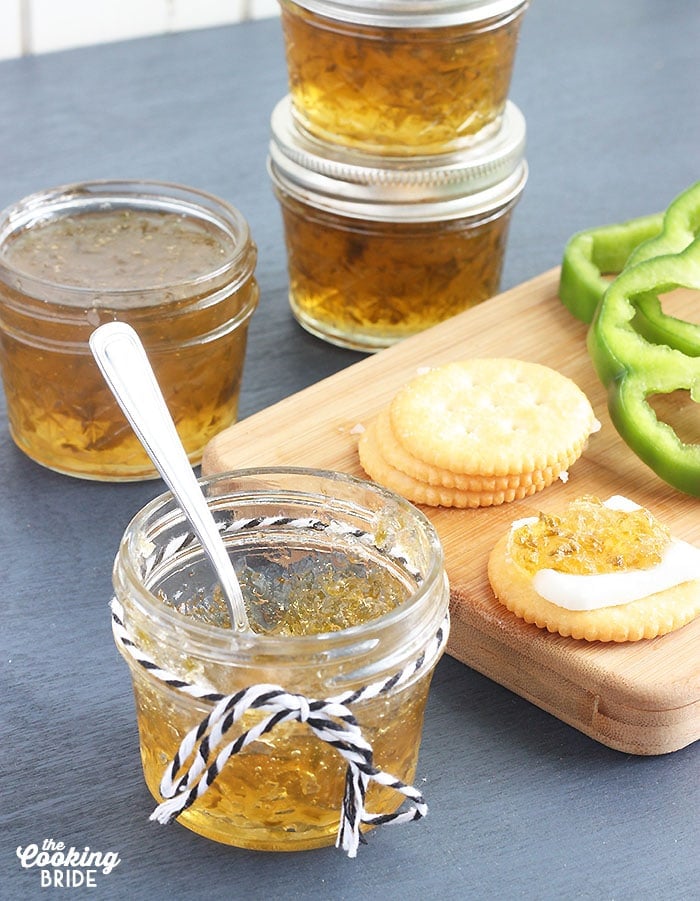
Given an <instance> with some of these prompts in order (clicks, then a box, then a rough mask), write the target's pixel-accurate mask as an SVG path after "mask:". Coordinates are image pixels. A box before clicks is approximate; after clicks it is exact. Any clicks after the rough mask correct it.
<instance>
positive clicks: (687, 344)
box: [559, 182, 700, 354]
mask: <svg viewBox="0 0 700 901" xmlns="http://www.w3.org/2000/svg"><path fill="white" fill-rule="evenodd" d="M698 237H700V182H696V183H695V184H694V185H691V187H690V188H687V189H686V190H685V191H683V193H682V194H679V195H678V197H676V198H675V200H673V201H672V202H671V203H670V204H669V206H668V208H667V209H666V211H665V213H656V214H654V215H652V216H642V217H640V218H639V219H630V220H628V221H627V222H621V223H619V224H618V225H603V226H600V227H599V228H591V229H588V230H586V231H582V232H579V233H578V234H576V235H574V236H573V237H572V238H571V239H570V240H569V242H568V243H567V245H566V247H565V248H564V257H563V260H562V266H561V275H560V279H559V298H560V300H561V301H562V303H563V304H564V306H565V307H566V308H567V309H568V310H569V311H570V312H571V313H572V314H573V315H574V316H576V318H577V319H581V320H582V321H583V322H587V323H590V322H591V321H592V319H593V315H594V314H595V311H596V307H597V306H598V304H599V303H600V301H601V299H602V297H603V294H605V292H606V290H607V288H608V286H609V284H610V278H609V276H611V275H612V276H616V275H618V274H619V273H620V272H621V271H622V270H623V269H624V268H626V267H627V266H632V265H634V264H635V263H640V262H642V261H643V260H648V259H651V258H652V257H658V256H664V255H665V254H669V253H673V254H675V253H680V251H682V250H683V249H684V248H685V247H687V246H688V245H689V244H690V243H692V242H693V241H694V240H695V239H696V238H698ZM606 276H608V278H606ZM638 320H639V328H640V330H641V331H643V332H644V333H645V334H646V335H647V336H648V337H649V339H650V340H651V341H655V342H656V343H665V344H670V345H671V347H678V348H679V349H681V350H684V351H685V352H686V353H691V354H692V353H693V348H694V347H697V346H698V344H700V326H698V325H694V324H692V323H689V322H684V321H683V320H682V319H676V318H674V317H673V316H667V315H666V314H664V312H663V310H662V309H661V304H660V302H659V300H658V297H655V296H654V295H650V296H649V297H648V298H646V299H644V300H641V299H640V300H639V302H638Z"/></svg>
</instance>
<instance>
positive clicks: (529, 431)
mask: <svg viewBox="0 0 700 901" xmlns="http://www.w3.org/2000/svg"><path fill="white" fill-rule="evenodd" d="M599 428H600V423H599V422H598V421H597V420H596V417H595V414H594V412H593V409H592V407H591V404H590V402H589V400H588V398H587V397H586V395H585V394H584V393H583V391H581V389H580V388H579V387H578V386H577V385H576V384H575V383H574V382H573V381H572V380H571V379H569V378H567V377H566V376H563V375H562V374H561V373H559V372H557V371H555V370H553V369H550V368H549V367H547V366H542V365H540V364H537V363H530V362H526V361H523V360H515V359H507V358H475V359H468V360H462V361H459V362H454V363H448V364H447V365H444V366H440V367H438V368H435V369H430V370H428V371H426V372H424V373H422V374H420V375H418V376H417V377H416V378H414V379H412V380H411V381H410V382H408V383H407V384H406V385H405V386H404V387H403V388H402V389H400V390H399V392H398V393H397V394H396V395H395V396H394V398H393V400H392V401H391V402H390V404H389V405H388V406H387V407H385V408H384V409H383V410H382V411H381V412H380V413H379V415H378V416H377V417H376V418H375V419H374V420H373V421H372V422H370V423H369V424H368V425H367V427H366V428H365V431H364V432H363V433H362V435H361V436H360V441H359V447H358V450H359V455H360V462H361V463H362V467H363V469H364V470H365V471H366V473H367V474H368V475H369V477H370V478H371V479H373V480H374V481H376V482H379V483H380V484H382V485H384V486H385V487H387V488H390V489H391V490H393V491H396V492H397V493H399V494H402V495H403V496H404V497H406V498H408V499H409V500H411V501H413V502H414V503H418V504H426V505H429V506H443V507H462V508H467V507H488V506H493V505H496V504H502V503H505V502H507V501H512V500H517V499H519V498H523V497H526V496H528V495H531V494H534V493H535V492H537V491H540V490H542V489H543V488H546V487H547V486H548V485H551V483H552V482H553V481H554V480H555V479H557V478H561V479H565V478H566V477H567V473H568V470H569V467H570V466H571V465H572V464H573V463H574V462H575V461H576V460H577V459H578V458H579V457H580V456H581V454H582V452H583V450H584V448H585V446H586V442H587V441H588V437H589V435H590V434H591V433H592V432H594V431H597V430H598V429H599Z"/></svg>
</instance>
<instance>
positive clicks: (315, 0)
mask: <svg viewBox="0 0 700 901" xmlns="http://www.w3.org/2000/svg"><path fill="white" fill-rule="evenodd" d="M528 3H529V0H432V2H430V3H428V2H417V0H295V2H292V0H280V4H281V21H282V29H283V35H284V40H285V51H286V60H287V68H288V73H289V86H290V93H289V95H288V96H287V97H285V98H284V99H283V100H282V101H281V102H280V103H279V104H278V105H277V107H276V108H275V109H274V111H273V114H272V122H271V126H272V139H271V143H270V155H269V160H268V168H269V172H270V177H271V179H272V182H273V185H274V188H275V192H276V195H277V197H278V199H279V202H280V205H281V210H282V215H283V221H284V231H285V241H286V246H287V260H288V270H289V298H290V303H291V307H292V311H293V313H294V315H295V317H296V318H297V320H298V321H299V322H300V323H301V325H302V326H304V328H306V329H307V330H308V331H310V332H311V333H313V334H315V335H317V336H319V337H321V338H323V339H324V340H326V341H330V342H332V343H334V344H338V345H341V346H345V347H351V348H355V349H358V350H365V351H373V350H379V349H381V348H383V347H387V346H388V345H390V344H393V343H395V342H397V341H399V340H401V339H403V338H406V337H408V336H409V335H412V334H415V333H417V332H419V331H422V330H423V329H426V328H428V327H430V326H432V325H435V324H437V323H438V322H441V321H443V320H445V319H448V318H449V317H451V316H454V315H456V314H457V313H460V312H462V311H464V310H466V309H468V308H469V307H471V306H474V305H475V304H477V303H480V302H481V301H483V300H485V299H487V298H488V297H491V296H492V295H494V294H495V293H496V292H497V291H498V288H499V283H500V276H501V268H502V264H503V257H504V252H505V244H506V238H507V233H508V226H509V223H510V218H511V212H512V210H513V207H514V205H515V204H516V202H517V200H518V198H519V197H520V195H521V193H522V191H523V188H524V186H525V182H526V179H527V165H526V162H525V158H524V149H525V120H524V117H523V115H522V113H521V112H520V110H519V109H518V108H517V107H516V106H515V104H514V103H513V102H512V101H510V100H509V99H508V92H509V88H510V82H511V75H512V70H513V63H514V60H515V54H516V47H517V41H518V36H519V32H520V25H521V22H522V18H523V15H524V13H525V11H526V9H527V7H528Z"/></svg>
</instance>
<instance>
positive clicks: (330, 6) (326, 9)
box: [293, 0, 530, 28]
mask: <svg viewBox="0 0 700 901" xmlns="http://www.w3.org/2000/svg"><path fill="white" fill-rule="evenodd" d="M293 2H294V5H296V6H301V7H302V8H303V9H307V10H308V11H309V12H312V13H316V14H317V15H319V16H325V17H326V18H327V19H335V20H336V21H339V22H352V23H354V24H356V25H374V26H376V27H378V28H387V27H389V28H435V27H440V26H448V25H466V24H469V23H472V22H480V21H483V20H484V19H492V18H496V17H499V16H504V15H508V14H509V13H511V12H513V11H514V10H516V9H519V8H522V9H523V11H524V10H525V9H526V7H527V6H528V5H529V2H530V0H432V2H430V3H428V2H426V0H293Z"/></svg>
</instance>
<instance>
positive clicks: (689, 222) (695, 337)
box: [627, 181, 700, 356]
mask: <svg viewBox="0 0 700 901" xmlns="http://www.w3.org/2000/svg"><path fill="white" fill-rule="evenodd" d="M698 237H700V181H699V182H696V183H695V184H694V185H691V187H690V188H688V189H687V190H686V191H684V192H683V193H682V194H680V195H679V196H678V197H677V198H676V199H675V200H674V201H673V202H672V203H671V204H669V207H668V209H667V210H666V212H665V214H664V221H663V227H662V229H661V231H660V232H659V233H658V234H657V235H656V236H654V237H653V238H650V239H649V240H647V241H644V242H643V243H642V244H640V245H639V247H637V248H636V249H635V250H634V251H633V252H632V253H631V254H630V257H629V259H628V260H627V265H628V266H633V265H634V264H635V263H640V262H642V261H644V260H649V259H652V258H653V257H659V256H664V255H666V254H669V253H670V254H676V253H680V252H681V251H682V250H683V249H684V248H686V247H688V245H689V244H691V243H692V242H693V241H695V240H696V239H697V238H698ZM637 310H638V328H639V330H640V331H641V332H642V333H643V334H644V335H645V336H646V337H648V339H649V340H650V341H654V342H655V343H657V344H668V345H670V346H671V347H675V348H677V349H678V350H681V351H683V353H686V354H689V355H690V356H697V355H698V354H700V324H696V323H693V322H686V321H685V320H683V319H677V318H675V317H674V316H668V315H666V314H665V313H664V312H663V310H662V308H661V303H660V301H659V298H658V297H657V296H656V295H654V294H651V295H649V296H647V297H645V298H639V301H638V304H637Z"/></svg>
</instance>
